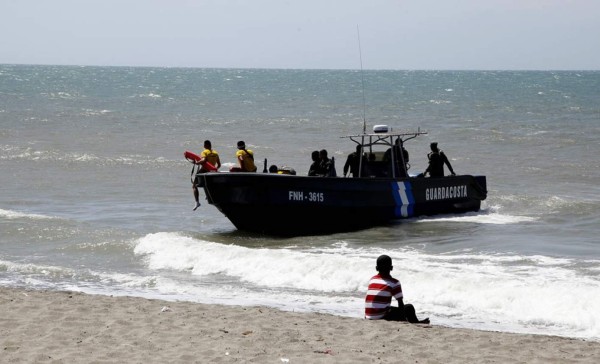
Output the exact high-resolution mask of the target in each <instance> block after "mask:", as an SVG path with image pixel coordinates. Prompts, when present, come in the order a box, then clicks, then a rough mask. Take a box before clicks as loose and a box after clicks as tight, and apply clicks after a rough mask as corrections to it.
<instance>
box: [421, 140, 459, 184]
mask: <svg viewBox="0 0 600 364" xmlns="http://www.w3.org/2000/svg"><path fill="white" fill-rule="evenodd" d="M430 147H431V153H429V154H427V159H429V166H428V167H427V169H426V170H425V172H423V174H424V175H427V173H429V176H430V177H444V164H446V166H448V169H449V170H450V173H451V174H452V175H453V176H456V174H455V173H454V169H452V165H451V164H450V161H449V160H448V157H446V154H444V152H443V151H442V150H440V149H438V143H437V142H433V143H431V145H430Z"/></svg>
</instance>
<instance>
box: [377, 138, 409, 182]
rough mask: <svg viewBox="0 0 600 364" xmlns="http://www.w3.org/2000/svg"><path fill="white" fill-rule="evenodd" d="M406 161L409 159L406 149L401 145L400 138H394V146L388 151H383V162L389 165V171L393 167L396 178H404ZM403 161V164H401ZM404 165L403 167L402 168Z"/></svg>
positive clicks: (406, 169)
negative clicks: (393, 162)
mask: <svg viewBox="0 0 600 364" xmlns="http://www.w3.org/2000/svg"><path fill="white" fill-rule="evenodd" d="M392 152H393V154H394V158H393V159H394V161H395V166H392V164H391V163H392ZM408 159H409V155H408V150H406V148H404V144H403V143H402V141H401V140H400V138H396V142H395V143H394V146H393V147H391V148H388V150H386V151H385V154H384V155H383V160H384V161H385V162H386V163H390V170H391V168H392V167H395V173H394V175H395V176H396V177H406V176H407V174H408V167H409V164H408ZM403 161H404V164H403V163H402V162H403ZM403 165H404V167H402V166H403ZM391 175H392V174H391V172H390V176H391Z"/></svg>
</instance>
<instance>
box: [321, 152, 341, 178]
mask: <svg viewBox="0 0 600 364" xmlns="http://www.w3.org/2000/svg"><path fill="white" fill-rule="evenodd" d="M317 176H321V177H337V174H336V172H335V162H334V160H333V158H329V157H328V156H327V150H326V149H322V150H321V151H319V168H318V170H317Z"/></svg>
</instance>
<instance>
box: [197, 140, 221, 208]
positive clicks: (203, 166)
mask: <svg viewBox="0 0 600 364" xmlns="http://www.w3.org/2000/svg"><path fill="white" fill-rule="evenodd" d="M206 162H208V163H210V166H209V165H208V163H206ZM198 164H200V170H199V171H198V173H207V172H211V171H215V170H216V169H219V168H220V167H221V159H220V158H219V153H217V151H216V150H214V149H212V143H211V142H210V140H205V141H204V150H203V151H202V153H200V161H199V162H198ZM213 167H214V168H213ZM215 168H216V169H215ZM200 182H201V180H200V176H198V175H196V178H194V184H193V185H192V188H193V189H194V198H195V199H196V206H195V207H194V211H196V209H197V208H198V207H200V194H199V193H198V186H201V184H200Z"/></svg>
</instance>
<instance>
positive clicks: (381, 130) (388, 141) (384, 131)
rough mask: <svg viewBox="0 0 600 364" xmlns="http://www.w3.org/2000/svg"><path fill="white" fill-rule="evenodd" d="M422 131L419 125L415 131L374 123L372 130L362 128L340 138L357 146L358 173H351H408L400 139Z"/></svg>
mask: <svg viewBox="0 0 600 364" xmlns="http://www.w3.org/2000/svg"><path fill="white" fill-rule="evenodd" d="M424 134H427V132H426V131H421V129H418V130H417V131H416V132H393V131H392V129H391V128H389V127H388V126H387V125H375V126H374V127H373V133H366V132H363V134H359V135H349V136H345V137H342V138H348V139H350V140H351V141H353V142H354V143H356V144H357V145H359V146H361V151H362V152H361V155H362V158H360V159H359V166H358V171H359V174H358V176H355V177H363V178H378V177H380V178H394V179H395V178H406V177H408V176H409V174H408V170H409V169H410V164H409V155H408V152H407V151H406V149H405V148H404V143H405V142H407V141H408V140H411V139H414V138H416V137H417V136H419V135H424Z"/></svg>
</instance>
